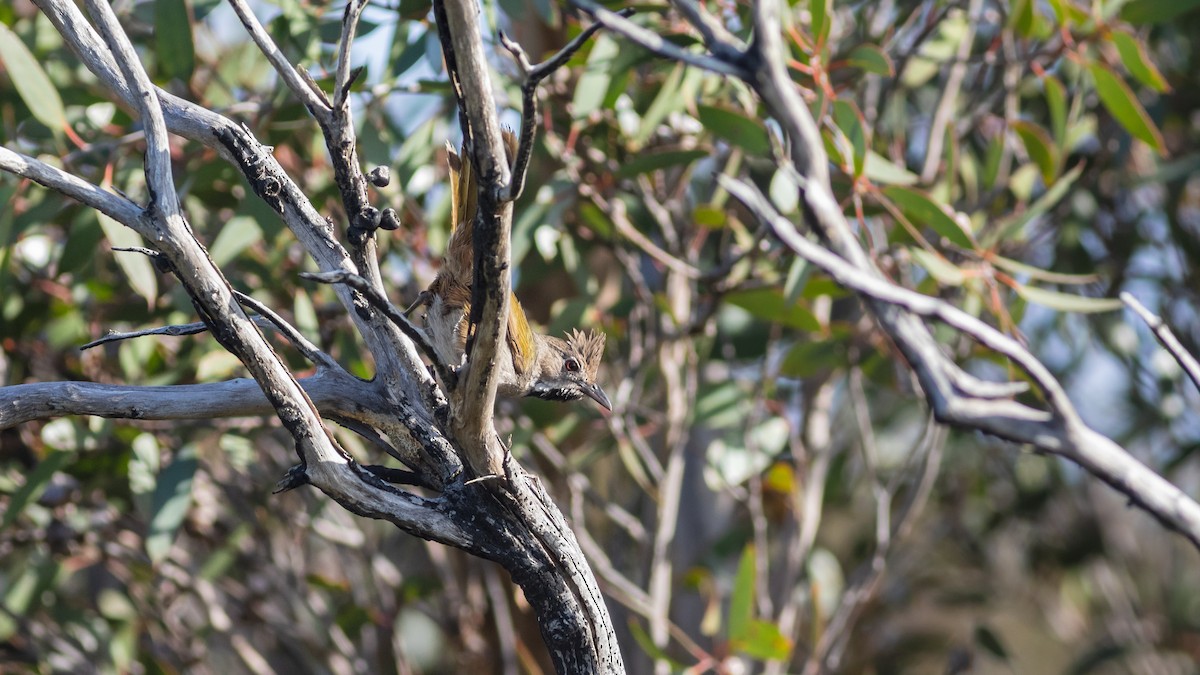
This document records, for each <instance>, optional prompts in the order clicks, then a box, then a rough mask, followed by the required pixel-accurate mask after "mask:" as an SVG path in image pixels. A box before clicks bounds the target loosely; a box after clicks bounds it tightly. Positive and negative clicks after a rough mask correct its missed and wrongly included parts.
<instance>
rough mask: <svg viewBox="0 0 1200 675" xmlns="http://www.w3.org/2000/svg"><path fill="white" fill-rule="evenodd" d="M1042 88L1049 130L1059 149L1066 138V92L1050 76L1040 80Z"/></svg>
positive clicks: (1055, 79)
mask: <svg viewBox="0 0 1200 675" xmlns="http://www.w3.org/2000/svg"><path fill="white" fill-rule="evenodd" d="M1042 87H1043V88H1044V89H1045V92H1046V107H1047V108H1048V109H1049V110H1050V130H1051V132H1052V133H1053V134H1054V142H1055V143H1057V144H1058V145H1059V146H1060V147H1061V146H1062V144H1063V141H1065V140H1066V138H1067V91H1066V88H1064V87H1063V85H1062V82H1059V81H1058V78H1056V77H1054V76H1052V75H1047V76H1046V77H1044V78H1042ZM1065 150H1066V148H1064V151H1065Z"/></svg>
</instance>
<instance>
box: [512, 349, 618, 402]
mask: <svg viewBox="0 0 1200 675" xmlns="http://www.w3.org/2000/svg"><path fill="white" fill-rule="evenodd" d="M535 339H538V340H539V341H541V342H542V344H541V345H539V347H540V348H539V349H538V350H537V355H538V363H537V372H536V373H535V375H534V378H533V383H532V384H531V385H530V387H529V392H528V393H527V394H526V395H527V396H536V397H537V398H542V399H546V400H547V401H578V400H579V399H581V398H583V397H584V396H586V397H588V398H590V399H592V400H593V401H595V402H596V403H599V404H600V405H602V406H604V407H605V408H606V409H608V410H612V403H611V402H610V401H609V400H608V396H607V395H606V394H605V393H604V390H603V389H601V388H600V385H599V384H597V383H596V375H597V373H598V372H599V371H600V359H601V358H603V357H604V333H598V332H595V331H592V332H590V333H584V332H582V331H578V330H575V331H571V332H570V333H568V334H567V339H566V340H562V339H559V338H556V337H551V336H548V335H538V336H537V337H536V338H535Z"/></svg>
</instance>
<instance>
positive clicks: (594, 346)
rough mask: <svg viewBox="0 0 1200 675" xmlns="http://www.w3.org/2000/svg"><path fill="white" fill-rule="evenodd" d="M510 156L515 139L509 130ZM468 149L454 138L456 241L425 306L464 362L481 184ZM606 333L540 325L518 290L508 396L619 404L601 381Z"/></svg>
mask: <svg viewBox="0 0 1200 675" xmlns="http://www.w3.org/2000/svg"><path fill="white" fill-rule="evenodd" d="M504 142H505V146H506V147H507V149H508V153H509V159H510V160H511V158H512V155H513V154H514V153H515V152H516V138H515V137H514V136H513V135H512V133H511V132H509V131H505V132H504ZM466 154H467V153H466V151H465V150H464V151H463V153H462V154H461V155H460V154H458V153H456V152H455V151H454V148H452V147H450V146H449V145H447V156H448V159H449V164H450V193H451V202H450V226H451V228H452V232H451V234H450V243H449V245H448V246H447V248H446V255H445V257H444V259H443V262H442V269H441V271H440V272H438V275H437V277H436V278H435V279H434V280H433V283H432V284H430V286H429V289H428V290H427V291H426V292H425V293H424V294H422V296H423V298H424V302H425V305H426V311H425V329H426V331H427V332H428V333H429V334H430V337H431V338H432V341H433V343H434V346H435V348H436V349H437V351H438V354H439V356H441V358H442V359H443V360H445V361H446V362H447V363H449V364H450V365H452V366H456V365H458V364H460V363H462V360H463V354H464V352H465V351H466V343H467V332H468V316H469V314H470V311H471V278H472V273H473V270H474V259H475V257H474V251H473V249H472V234H473V230H474V225H475V211H476V209H477V207H478V204H477V197H478V185H477V183H476V179H475V175H474V171H473V170H472V168H471V162H470V160H469V159H468V158H467V157H466ZM604 340H605V336H604V334H603V333H598V332H595V331H591V332H588V333H584V332H583V331H579V330H574V331H572V332H571V333H568V334H567V336H566V339H565V340H564V339H561V338H557V337H553V336H550V335H542V334H540V333H536V332H534V330H533V328H532V327H531V326H530V325H529V319H528V317H526V316H525V310H524V309H523V308H522V307H521V303H520V302H518V301H517V298H516V296H515V295H513V296H510V298H509V311H508V339H507V346H508V349H507V350H504V352H505V353H503V354H500V355H498V356H499V362H498V363H497V368H498V374H499V379H500V383H499V387H498V392H499V394H500V395H501V396H508V397H517V396H535V397H537V398H542V399H547V400H551V401H575V400H579V399H580V398H583V397H584V396H586V397H588V398H590V399H592V400H593V401H595V402H597V403H599V404H600V405H602V406H604V407H605V408H607V409H609V410H611V409H612V404H611V403H610V402H609V400H608V396H607V395H605V393H604V390H603V389H601V388H600V386H599V385H598V384H597V383H596V376H597V374H598V373H599V370H600V361H601V359H603V357H604Z"/></svg>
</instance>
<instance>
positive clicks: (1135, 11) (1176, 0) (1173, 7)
mask: <svg viewBox="0 0 1200 675" xmlns="http://www.w3.org/2000/svg"><path fill="white" fill-rule="evenodd" d="M1197 8H1200V0H1133V2H1130V3H1128V4H1126V5H1125V6H1123V7H1121V19H1122V20H1124V21H1128V22H1129V23H1132V24H1134V25H1135V26H1144V25H1146V24H1152V23H1167V22H1168V21H1171V20H1172V19H1174V18H1175V17H1177V16H1180V15H1182V14H1186V13H1188V12H1190V11H1192V10H1195V9H1197Z"/></svg>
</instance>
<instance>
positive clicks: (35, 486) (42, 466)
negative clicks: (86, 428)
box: [0, 450, 75, 532]
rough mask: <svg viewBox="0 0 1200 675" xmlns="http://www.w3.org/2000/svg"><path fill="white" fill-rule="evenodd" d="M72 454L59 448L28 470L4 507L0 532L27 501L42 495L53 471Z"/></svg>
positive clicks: (17, 514)
mask: <svg viewBox="0 0 1200 675" xmlns="http://www.w3.org/2000/svg"><path fill="white" fill-rule="evenodd" d="M73 456H75V453H74V452H71V451H67V450H60V451H55V452H52V453H50V455H49V456H48V457H46V458H45V459H43V460H42V461H40V462H38V464H37V466H36V467H34V469H33V471H30V472H29V474H28V475H27V476H26V477H25V484H24V485H22V486H21V487H20V489H18V490H17V491H16V493H15V494H13V496H12V498H11V499H9V500H8V504H7V505H6V506H5V507H4V519H3V520H0V532H3V531H4V530H5V528H7V527H8V526H9V525H12V524H13V523H14V522H16V520H17V516H20V515H21V513H22V512H23V511H24V510H25V506H26V505H27V504H28V503H29V502H32V501H37V499H38V498H39V497H41V496H42V493H43V492H45V490H46V485H47V484H48V483H49V482H50V479H51V478H52V477H53V476H54V474H55V472H57V471H58V470H59V469H61V468H62V467H63V465H64V464H66V463H67V460H68V459H70V458H71V457H73Z"/></svg>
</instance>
